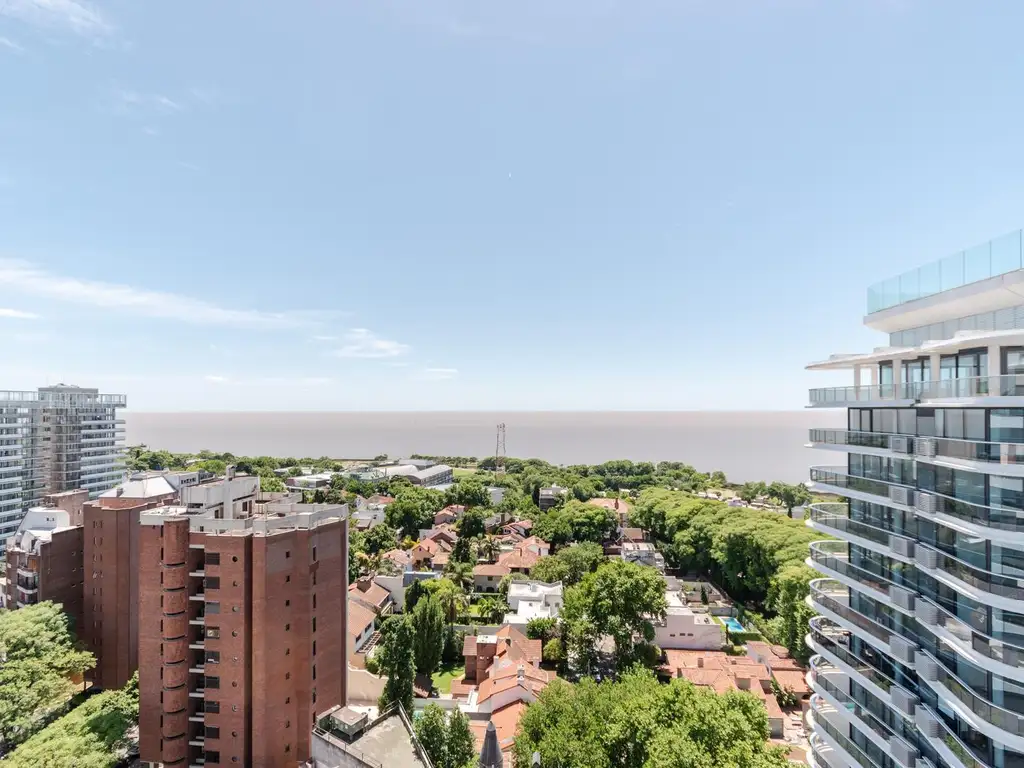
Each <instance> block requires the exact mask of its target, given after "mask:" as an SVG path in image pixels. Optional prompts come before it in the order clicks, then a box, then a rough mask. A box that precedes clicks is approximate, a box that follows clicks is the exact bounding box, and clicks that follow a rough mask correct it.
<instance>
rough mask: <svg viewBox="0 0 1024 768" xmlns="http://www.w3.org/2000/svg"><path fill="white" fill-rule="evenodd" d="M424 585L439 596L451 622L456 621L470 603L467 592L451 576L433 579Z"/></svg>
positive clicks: (435, 595)
mask: <svg viewBox="0 0 1024 768" xmlns="http://www.w3.org/2000/svg"><path fill="white" fill-rule="evenodd" d="M423 586H424V587H426V588H427V591H428V592H430V593H431V594H432V595H434V597H436V598H437V602H439V603H440V604H441V610H442V611H444V615H445V618H446V619H447V620H448V621H449V622H454V621H455V619H457V618H458V616H459V614H460V613H462V612H463V611H464V610H466V606H468V605H469V599H468V598H467V597H466V593H465V592H464V591H463V590H462V589H461V588H460V587H459V586H458V585H457V584H456V583H455V582H454V581H452V580H451V579H449V578H443V579H431V580H429V581H425V582H423Z"/></svg>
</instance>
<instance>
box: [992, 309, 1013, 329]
mask: <svg viewBox="0 0 1024 768" xmlns="http://www.w3.org/2000/svg"><path fill="white" fill-rule="evenodd" d="M995 318H996V319H995V329H996V330H997V331H1008V330H1011V329H1012V328H1013V318H1014V311H1013V307H1008V308H1007V309H997V310H996V311H995Z"/></svg>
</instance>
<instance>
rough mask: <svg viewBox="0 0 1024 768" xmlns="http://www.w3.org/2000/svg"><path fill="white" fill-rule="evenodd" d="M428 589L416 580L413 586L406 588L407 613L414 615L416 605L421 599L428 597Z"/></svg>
mask: <svg viewBox="0 0 1024 768" xmlns="http://www.w3.org/2000/svg"><path fill="white" fill-rule="evenodd" d="M427 594H428V592H427V588H426V587H425V586H423V582H422V581H420V580H419V579H416V581H414V582H413V583H412V584H410V585H409V586H408V587H406V588H405V612H406V613H410V614H411V613H412V611H413V609H414V608H415V607H416V604H417V603H418V602H419V601H420V598H421V597H424V596H425V595H427Z"/></svg>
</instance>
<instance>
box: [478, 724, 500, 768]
mask: <svg viewBox="0 0 1024 768" xmlns="http://www.w3.org/2000/svg"><path fill="white" fill-rule="evenodd" d="M504 764H505V758H504V757H503V756H502V754H501V745H500V744H498V730H497V729H496V728H495V727H494V723H488V724H487V733H485V734H484V748H483V749H482V750H480V768H502V766H503V765H504Z"/></svg>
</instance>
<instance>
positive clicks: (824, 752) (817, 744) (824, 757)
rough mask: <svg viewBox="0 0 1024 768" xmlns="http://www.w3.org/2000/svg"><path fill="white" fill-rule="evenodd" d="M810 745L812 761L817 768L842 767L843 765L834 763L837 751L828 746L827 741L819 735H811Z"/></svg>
mask: <svg viewBox="0 0 1024 768" xmlns="http://www.w3.org/2000/svg"><path fill="white" fill-rule="evenodd" d="M810 744H811V760H812V761H813V765H815V766H816V767H817V768H838V766H840V765H842V763H834V762H833V761H832V756H833V755H834V754H835V750H833V749H832V747H830V746H829V745H828V744H826V743H825V740H824V739H822V738H821V736H819V735H818V734H817V733H813V732H812V733H811V737H810Z"/></svg>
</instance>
